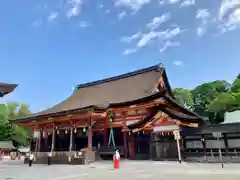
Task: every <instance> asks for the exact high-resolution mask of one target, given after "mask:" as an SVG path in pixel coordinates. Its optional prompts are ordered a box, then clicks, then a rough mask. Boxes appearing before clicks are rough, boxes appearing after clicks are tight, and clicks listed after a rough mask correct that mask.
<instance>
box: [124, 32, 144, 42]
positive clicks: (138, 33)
mask: <svg viewBox="0 0 240 180" xmlns="http://www.w3.org/2000/svg"><path fill="white" fill-rule="evenodd" d="M139 37H141V33H140V32H137V33H135V34H133V35H132V36H130V37H122V38H121V42H124V43H130V42H132V41H133V40H135V39H138V38H139Z"/></svg>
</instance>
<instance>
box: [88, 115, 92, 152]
mask: <svg viewBox="0 0 240 180" xmlns="http://www.w3.org/2000/svg"><path fill="white" fill-rule="evenodd" d="M88 149H92V116H90V117H89V122H88Z"/></svg>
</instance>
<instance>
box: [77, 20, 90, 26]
mask: <svg viewBox="0 0 240 180" xmlns="http://www.w3.org/2000/svg"><path fill="white" fill-rule="evenodd" d="M89 26H90V25H89V24H88V23H86V22H85V21H80V22H79V27H80V28H86V27H89Z"/></svg>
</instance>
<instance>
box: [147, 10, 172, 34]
mask: <svg viewBox="0 0 240 180" xmlns="http://www.w3.org/2000/svg"><path fill="white" fill-rule="evenodd" d="M169 19H170V13H164V14H163V15H161V16H158V17H154V18H153V19H152V20H151V21H150V22H149V23H148V24H147V25H146V27H147V28H149V29H152V30H154V29H156V28H158V27H159V26H160V25H161V24H162V23H164V22H166V21H168V20H169Z"/></svg>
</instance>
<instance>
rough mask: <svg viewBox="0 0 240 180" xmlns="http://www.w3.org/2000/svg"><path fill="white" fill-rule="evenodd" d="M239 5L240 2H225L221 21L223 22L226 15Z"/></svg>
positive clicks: (221, 12) (229, 0)
mask: <svg viewBox="0 0 240 180" xmlns="http://www.w3.org/2000/svg"><path fill="white" fill-rule="evenodd" d="M237 5H240V0H223V1H222V3H221V7H220V10H219V19H220V20H222V19H223V17H224V16H225V15H226V13H227V12H228V11H229V10H231V9H233V8H234V7H236V6H237Z"/></svg>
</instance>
